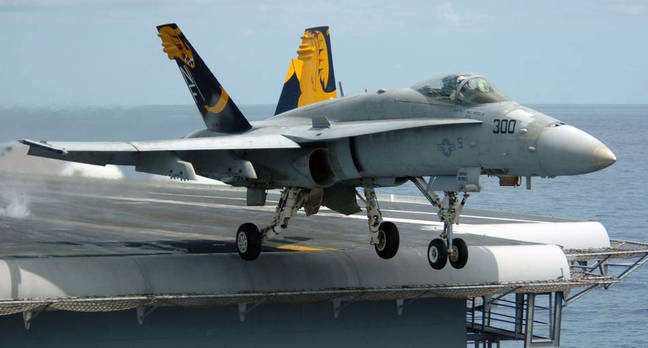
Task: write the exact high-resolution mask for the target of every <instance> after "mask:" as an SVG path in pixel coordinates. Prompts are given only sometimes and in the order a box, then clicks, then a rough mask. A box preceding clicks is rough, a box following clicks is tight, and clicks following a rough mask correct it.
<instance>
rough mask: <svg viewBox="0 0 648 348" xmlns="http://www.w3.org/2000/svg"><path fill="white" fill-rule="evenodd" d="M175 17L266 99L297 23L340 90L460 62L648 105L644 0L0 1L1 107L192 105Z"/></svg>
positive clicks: (391, 82)
mask: <svg viewBox="0 0 648 348" xmlns="http://www.w3.org/2000/svg"><path fill="white" fill-rule="evenodd" d="M170 22H175V23H177V24H178V25H179V27H180V28H181V29H182V31H183V32H184V34H185V35H186V36H187V38H188V39H189V40H190V41H191V43H192V44H193V46H194V48H195V49H196V50H197V51H198V52H199V54H200V56H201V57H202V58H203V60H205V62H206V63H207V65H208V66H209V67H210V68H211V70H212V72H213V73H214V75H215V76H216V77H217V78H218V79H219V81H220V82H221V84H222V85H223V86H224V87H225V88H226V89H227V91H228V94H229V95H230V96H231V97H232V98H233V99H234V101H235V102H236V103H237V104H274V103H276V101H277V100H278V98H279V94H280V92H281V87H282V83H283V81H284V78H285V75H286V71H287V69H288V63H289V61H290V59H291V58H293V57H296V50H297V47H298V45H299V43H300V42H301V39H300V36H301V34H302V33H303V31H304V29H305V28H307V27H313V26H321V25H328V26H330V28H331V29H330V30H331V42H332V51H333V60H334V68H335V75H336V78H337V80H341V81H342V83H343V86H344V90H345V92H346V94H347V95H349V94H354V93H361V92H363V91H364V90H365V89H368V90H369V91H372V90H377V89H380V88H388V89H390V88H400V87H408V86H411V85H413V84H415V83H416V82H418V81H421V80H424V79H427V78H430V77H433V76H437V75H441V74H444V73H449V72H456V71H471V72H475V73H479V74H481V75H484V76H486V77H487V78H488V79H489V80H490V81H491V82H492V83H493V84H495V85H496V86H497V87H498V88H499V89H500V90H502V91H503V92H504V93H505V94H507V95H508V96H509V97H511V98H512V99H514V100H516V101H519V102H521V103H531V104H541V103H572V104H584V103H595V104H648V75H647V74H646V68H645V67H646V65H647V64H648V39H647V38H648V0H587V1H584V0H574V1H553V0H551V1H497V2H492V1H483V0H480V1H452V2H448V1H398V2H396V1H381V0H371V1H349V0H342V1H340V0H327V1H321V2H307V1H270V0H267V1H238V0H233V1H225V0H223V1H209V0H187V1H178V0H176V1H170V0H155V1H154V0H134V1H126V0H113V1H108V0H85V1H81V0H0V33H2V35H1V36H0V47H2V54H1V55H0V92H1V93H0V106H39V107H40V106H52V105H55V106H76V105H83V106H93V105H109V106H110V105H115V106H134V105H156V104H191V103H192V102H193V101H192V99H191V96H190V95H189V92H188V90H187V88H186V86H185V84H184V82H183V80H182V77H181V75H180V73H179V71H178V69H177V67H176V65H175V63H173V62H171V61H169V60H168V59H167V57H166V55H165V54H163V52H162V48H161V45H160V44H161V42H160V40H159V38H158V37H157V36H156V34H157V32H156V29H155V26H156V25H159V24H164V23H170Z"/></svg>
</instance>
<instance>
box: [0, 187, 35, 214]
mask: <svg viewBox="0 0 648 348" xmlns="http://www.w3.org/2000/svg"><path fill="white" fill-rule="evenodd" d="M0 198H1V202H0V216H3V217H10V218H14V219H24V218H26V217H28V216H29V214H31V212H30V211H29V197H28V196H27V195H24V194H18V193H16V192H4V193H2V196H1V197H0Z"/></svg>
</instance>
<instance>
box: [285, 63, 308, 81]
mask: <svg viewBox="0 0 648 348" xmlns="http://www.w3.org/2000/svg"><path fill="white" fill-rule="evenodd" d="M303 67H304V62H303V61H301V60H299V59H291V60H290V67H289V68H288V73H287V74H286V79H285V80H284V83H286V82H288V80H290V78H291V77H292V76H293V75H297V79H298V80H299V79H300V78H301V75H302V71H303Z"/></svg>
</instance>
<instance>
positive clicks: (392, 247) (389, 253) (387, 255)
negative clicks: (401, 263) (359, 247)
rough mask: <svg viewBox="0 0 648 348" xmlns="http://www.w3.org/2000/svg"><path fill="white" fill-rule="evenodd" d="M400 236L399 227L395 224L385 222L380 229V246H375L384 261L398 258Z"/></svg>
mask: <svg viewBox="0 0 648 348" xmlns="http://www.w3.org/2000/svg"><path fill="white" fill-rule="evenodd" d="M399 245H400V236H399V234H398V227H396V225H395V224H394V223H393V222H389V221H383V222H382V223H380V226H379V227H378V244H376V245H374V247H375V248H376V253H377V254H378V256H380V257H381V258H383V259H391V258H392V257H394V256H396V253H397V252H398V246H399Z"/></svg>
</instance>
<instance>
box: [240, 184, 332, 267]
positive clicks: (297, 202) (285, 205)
mask: <svg viewBox="0 0 648 348" xmlns="http://www.w3.org/2000/svg"><path fill="white" fill-rule="evenodd" d="M309 194H310V190H308V189H304V188H300V187H286V188H285V189H284V190H283V191H282V192H281V198H279V204H277V208H276V209H275V214H274V218H273V219H272V224H270V225H269V226H266V227H263V228H262V229H261V230H259V228H258V227H257V226H256V225H255V224H253V223H251V222H248V223H244V224H243V225H241V226H239V228H238V231H237V232H236V249H237V250H238V253H239V256H241V258H242V259H244V260H254V259H256V258H257V257H259V254H260V253H261V244H263V241H264V240H265V239H266V237H267V236H268V232H269V231H272V232H274V233H275V234H279V232H281V231H283V230H285V229H286V228H288V222H289V221H290V219H291V218H292V217H293V216H295V214H297V211H298V210H299V208H301V207H302V206H304V202H305V201H306V199H310V198H311V195H309ZM320 199H321V197H320ZM307 205H309V206H310V204H307ZM318 206H319V205H318ZM309 212H310V213H312V212H311V211H307V212H306V213H307V215H310V214H309Z"/></svg>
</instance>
